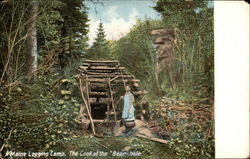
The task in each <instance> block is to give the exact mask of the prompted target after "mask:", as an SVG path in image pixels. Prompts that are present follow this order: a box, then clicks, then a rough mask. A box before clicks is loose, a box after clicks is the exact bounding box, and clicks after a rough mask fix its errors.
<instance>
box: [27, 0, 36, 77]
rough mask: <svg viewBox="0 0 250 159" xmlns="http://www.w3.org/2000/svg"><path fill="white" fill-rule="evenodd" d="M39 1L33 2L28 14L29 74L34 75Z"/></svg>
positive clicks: (29, 75) (34, 0)
mask: <svg viewBox="0 0 250 159" xmlns="http://www.w3.org/2000/svg"><path fill="white" fill-rule="evenodd" d="M38 5H39V3H38V2H37V1H36V0H33V1H32V2H31V6H30V11H29V15H28V17H29V18H28V20H29V23H28V25H27V29H28V36H27V76H28V77H32V75H34V72H35V71H36V70H37V65H38V61H37V57H38V53H37V33H36V22H37V14H38Z"/></svg>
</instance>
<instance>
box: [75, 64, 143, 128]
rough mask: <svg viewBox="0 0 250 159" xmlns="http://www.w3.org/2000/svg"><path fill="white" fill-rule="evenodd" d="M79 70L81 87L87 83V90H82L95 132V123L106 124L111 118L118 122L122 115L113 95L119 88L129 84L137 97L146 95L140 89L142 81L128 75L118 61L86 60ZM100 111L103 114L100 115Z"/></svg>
mask: <svg viewBox="0 0 250 159" xmlns="http://www.w3.org/2000/svg"><path fill="white" fill-rule="evenodd" d="M78 70H79V74H77V75H76V76H75V77H76V78H80V79H81V85H80V87H83V85H82V83H84V84H85V83H86V84H85V85H84V87H85V88H81V89H80V90H81V94H82V97H83V98H84V99H83V101H84V102H85V103H84V104H85V105H86V104H87V105H88V106H87V108H88V117H89V120H90V123H91V126H92V131H93V132H95V130H94V124H93V123H98V122H100V123H102V122H105V121H107V120H109V119H110V118H109V117H111V116H113V117H114V118H113V119H114V120H116V119H117V114H121V113H120V112H117V111H116V110H117V109H116V105H117V103H119V101H117V100H115V99H114V97H113V94H115V93H117V92H118V91H119V90H116V89H117V88H118V87H117V86H125V85H126V84H128V83H129V84H132V87H133V88H134V89H133V90H134V91H132V93H133V94H134V95H135V97H138V96H143V95H145V91H142V90H141V89H140V87H139V83H140V80H138V79H136V78H135V76H134V75H131V74H130V73H128V72H127V71H126V69H125V67H121V66H120V63H119V61H117V60H114V61H94V60H85V62H84V63H83V64H82V65H81V66H78ZM100 111H102V112H101V113H100ZM96 113H97V114H96ZM100 114H102V115H100Z"/></svg>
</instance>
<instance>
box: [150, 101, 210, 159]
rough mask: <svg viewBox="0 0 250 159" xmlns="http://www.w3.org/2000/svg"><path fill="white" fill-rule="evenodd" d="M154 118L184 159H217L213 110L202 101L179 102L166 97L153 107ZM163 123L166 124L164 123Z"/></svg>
mask: <svg viewBox="0 0 250 159" xmlns="http://www.w3.org/2000/svg"><path fill="white" fill-rule="evenodd" d="M152 111H153V114H154V115H153V116H152V117H153V118H154V119H155V120H156V121H157V123H159V126H161V127H162V130H161V131H163V132H166V133H164V134H163V135H162V136H163V137H167V138H169V139H171V141H170V147H171V148H172V149H173V150H174V151H175V152H176V154H177V155H178V156H179V157H180V158H197V157H198V156H199V157H198V158H212V157H213V156H214V117H213V106H211V105H205V104H202V101H200V100H197V101H177V100H173V99H169V98H166V97H163V98H162V99H161V100H160V101H159V102H158V103H156V104H155V106H154V107H153V110H152ZM162 121H163V122H162Z"/></svg>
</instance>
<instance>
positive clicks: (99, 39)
mask: <svg viewBox="0 0 250 159" xmlns="http://www.w3.org/2000/svg"><path fill="white" fill-rule="evenodd" d="M109 52H110V51H109V43H108V41H107V40H106V35H105V31H104V27H103V23H102V22H100V24H99V27H98V31H97V36H96V38H95V42H94V43H93V46H92V47H91V48H90V53H91V55H92V57H91V58H94V59H107V58H108V56H109Z"/></svg>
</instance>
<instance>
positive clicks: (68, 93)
mask: <svg viewBox="0 0 250 159" xmlns="http://www.w3.org/2000/svg"><path fill="white" fill-rule="evenodd" d="M61 95H71V91H68V90H61Z"/></svg>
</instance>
